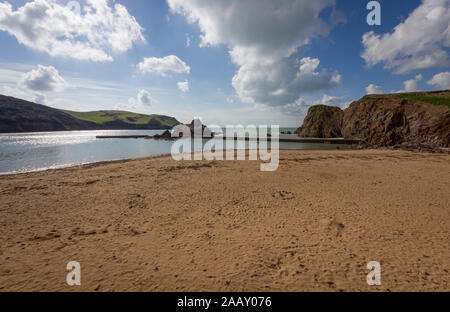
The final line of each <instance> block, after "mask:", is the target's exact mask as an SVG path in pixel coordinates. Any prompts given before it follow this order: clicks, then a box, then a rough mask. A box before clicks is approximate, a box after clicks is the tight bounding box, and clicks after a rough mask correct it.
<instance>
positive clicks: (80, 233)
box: [0, 150, 450, 291]
mask: <svg viewBox="0 0 450 312" xmlns="http://www.w3.org/2000/svg"><path fill="white" fill-rule="evenodd" d="M449 164H450V155H447V154H431V153H415V152H406V151H397V150H339V151H338V150H301V151H292V150H287V151H281V153H280V167H279V169H278V170H277V171H275V172H261V171H260V170H259V165H260V162H259V161H249V160H247V161H205V160H203V161H181V162H175V161H174V160H172V159H171V158H170V157H167V156H156V157H150V158H148V157H147V158H143V159H142V158H140V159H134V160H120V161H115V162H103V163H96V164H89V165H84V166H78V167H72V168H68V169H59V170H51V171H47V172H39V173H29V174H21V175H10V176H0V183H1V185H2V188H1V190H0V219H1V220H2V222H0V246H1V249H0V268H1V274H0V291H36V290H39V291H449V290H450V284H449V282H450V281H449V279H448V270H450V267H449V263H448V256H449V251H448V248H447V247H448V237H449V235H450V218H449V214H448V202H449V201H450V197H449V194H448V192H447V190H448V189H449V188H450V181H449V179H448V174H449V171H448V170H449V169H448V168H449ZM69 261H78V262H79V263H80V264H81V268H82V285H81V286H80V287H75V288H74V287H68V286H67V284H66V274H67V271H66V265H67V263H68V262H69ZM370 261H379V262H380V263H381V266H382V272H383V273H382V285H381V286H378V287H370V286H368V285H367V283H366V275H367V274H368V270H366V265H367V263H368V262H370ZM446 272H447V273H446Z"/></svg>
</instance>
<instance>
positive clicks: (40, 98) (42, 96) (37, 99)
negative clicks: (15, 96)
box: [34, 93, 47, 104]
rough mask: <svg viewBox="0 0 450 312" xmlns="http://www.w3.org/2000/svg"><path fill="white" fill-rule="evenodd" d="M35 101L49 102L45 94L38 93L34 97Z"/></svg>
mask: <svg viewBox="0 0 450 312" xmlns="http://www.w3.org/2000/svg"><path fill="white" fill-rule="evenodd" d="M34 102H35V103H37V104H45V103H46V102H47V98H46V97H45V95H44V94H39V93H38V94H36V97H35V98H34Z"/></svg>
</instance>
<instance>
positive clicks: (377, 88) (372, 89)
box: [366, 84, 384, 94]
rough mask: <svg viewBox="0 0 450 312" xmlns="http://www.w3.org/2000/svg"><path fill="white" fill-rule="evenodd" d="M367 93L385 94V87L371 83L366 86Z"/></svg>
mask: <svg viewBox="0 0 450 312" xmlns="http://www.w3.org/2000/svg"><path fill="white" fill-rule="evenodd" d="M366 92H367V94H383V93H384V92H383V89H382V88H381V87H380V86H377V85H374V84H370V85H368V86H367V87H366Z"/></svg>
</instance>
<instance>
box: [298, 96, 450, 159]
mask: <svg viewBox="0 0 450 312" xmlns="http://www.w3.org/2000/svg"><path fill="white" fill-rule="evenodd" d="M297 133H298V134H299V135H300V136H303V137H328V138H337V137H343V138H345V139H354V140H355V139H356V140H361V141H363V142H364V143H365V144H367V145H368V146H372V147H396V148H404V149H412V150H419V151H436V150H439V149H441V148H449V147H450V91H438V92H419V93H406V94H386V95H368V96H365V97H363V98H362V99H361V100H359V101H356V102H353V103H352V104H351V105H350V106H349V107H348V108H347V109H345V110H344V111H341V110H340V109H339V108H337V107H327V108H326V106H325V107H324V105H319V106H313V107H311V108H310V110H309V112H308V116H307V117H306V118H305V122H304V124H303V126H302V127H301V128H299V130H298V131H297Z"/></svg>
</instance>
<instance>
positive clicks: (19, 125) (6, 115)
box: [0, 95, 179, 133]
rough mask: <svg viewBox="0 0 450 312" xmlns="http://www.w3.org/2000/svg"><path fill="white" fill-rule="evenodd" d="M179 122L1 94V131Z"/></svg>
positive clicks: (163, 126) (137, 126) (143, 126)
mask: <svg viewBox="0 0 450 312" xmlns="http://www.w3.org/2000/svg"><path fill="white" fill-rule="evenodd" d="M178 124H179V122H178V120H176V119H175V118H173V117H169V116H163V115H143V114H136V113H131V112H125V111H97V112H86V113H81V112H73V111H66V110H59V109H56V108H51V107H48V106H45V105H40V104H36V103H32V102H28V101H25V100H21V99H17V98H13V97H8V96H4V95H0V133H10V132H38V131H39V132H40V131H71V130H106V129H109V130H156V129H158V130H159V129H171V128H173V127H174V126H176V125H178Z"/></svg>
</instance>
